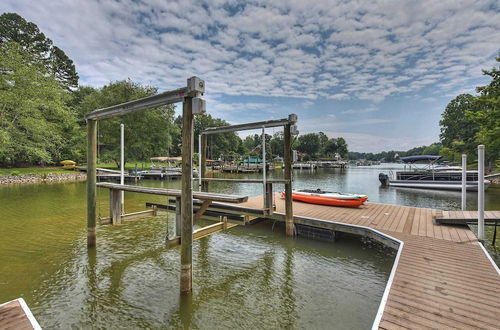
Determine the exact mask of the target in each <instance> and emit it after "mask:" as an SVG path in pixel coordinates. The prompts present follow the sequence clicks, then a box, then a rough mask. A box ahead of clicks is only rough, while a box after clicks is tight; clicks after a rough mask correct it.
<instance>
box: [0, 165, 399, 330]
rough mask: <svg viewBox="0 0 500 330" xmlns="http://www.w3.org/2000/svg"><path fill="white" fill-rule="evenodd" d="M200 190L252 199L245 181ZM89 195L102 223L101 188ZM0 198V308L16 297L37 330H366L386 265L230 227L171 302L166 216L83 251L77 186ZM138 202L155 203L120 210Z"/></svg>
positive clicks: (175, 283)
mask: <svg viewBox="0 0 500 330" xmlns="http://www.w3.org/2000/svg"><path fill="white" fill-rule="evenodd" d="M296 174H297V176H296V177H297V184H298V183H299V182H300V180H302V179H301V178H302V177H303V176H302V173H299V172H296ZM275 175H276V174H275ZM319 175H321V176H323V177H325V178H326V177H337V176H339V175H337V173H336V172H328V173H327V172H325V173H321V174H319ZM341 175H343V174H341ZM305 178H306V179H307V176H305ZM309 178H311V177H309ZM307 180H309V179H307ZM140 184H142V185H150V186H163V187H173V188H175V187H178V186H179V181H146V180H144V181H142V182H141V183H140ZM212 189H213V191H220V192H230V193H241V194H249V195H257V194H260V193H261V188H260V186H259V185H248V184H246V185H244V184H236V185H235V184H214V185H213V187H212ZM98 197H99V203H98V204H99V207H100V209H101V215H102V216H106V215H107V213H108V212H107V209H108V206H107V201H108V196H107V191H106V190H102V191H100V192H99V193H98ZM0 201H1V206H2V207H1V208H0V233H1V237H2V239H1V240H0V301H7V300H11V299H15V298H17V297H23V298H24V299H25V300H26V301H27V303H28V305H29V306H30V308H31V309H32V311H33V313H34V315H35V317H36V318H37V320H38V321H39V322H40V324H41V326H42V327H43V328H47V329H71V328H74V329H79V328H95V329H104V328H115V329H139V328H150V329H160V328H210V329H212V328H245V329H249V328H259V329H260V328H325V329H327V328H328V329H330V328H332V327H338V328H351V329H360V328H369V327H370V325H371V323H372V322H373V319H374V317H375V314H376V312H377V308H378V305H379V303H380V299H381V297H382V294H383V291H384V288H385V285H386V282H387V279H388V276H389V273H390V270H391V266H392V262H393V260H394V256H395V254H394V251H393V250H391V249H387V248H384V247H381V246H378V245H372V244H370V243H369V242H363V241H361V240H359V239H356V238H348V237H347V238H342V239H340V240H338V241H337V242H335V243H331V242H318V241H312V240H306V239H301V238H297V239H293V240H292V239H285V237H284V228H283V227H281V226H276V227H275V230H274V232H273V231H272V228H271V225H272V224H271V223H265V222H263V223H260V224H257V225H252V226H245V227H235V228H232V229H230V230H228V231H225V232H222V233H217V234H214V235H211V236H210V237H207V238H204V239H201V240H199V241H195V242H194V245H193V268H194V274H193V287H194V289H193V294H192V296H191V297H190V298H186V299H180V298H179V294H178V292H179V268H180V267H179V266H180V265H179V264H180V256H179V249H177V248H174V249H167V248H165V247H164V242H165V237H166V236H167V235H168V234H169V233H172V231H173V222H174V220H173V215H171V214H169V215H167V214H163V215H160V216H158V217H155V218H149V219H142V220H138V221H136V222H131V223H127V224H125V225H122V226H114V227H113V226H99V227H98V229H97V244H98V246H97V248H96V249H91V250H87V248H86V216H85V210H86V206H85V201H86V199H85V184H84V183H60V184H34V185H18V186H1V187H0ZM145 202H163V203H164V202H165V198H164V197H159V196H149V195H140V194H129V193H127V194H126V197H125V203H126V211H127V212H133V211H138V210H142V209H144V203H145Z"/></svg>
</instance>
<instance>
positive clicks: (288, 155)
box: [283, 124, 295, 237]
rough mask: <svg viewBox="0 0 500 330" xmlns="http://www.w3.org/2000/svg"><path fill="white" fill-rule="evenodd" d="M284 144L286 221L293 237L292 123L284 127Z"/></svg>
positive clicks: (290, 235)
mask: <svg viewBox="0 0 500 330" xmlns="http://www.w3.org/2000/svg"><path fill="white" fill-rule="evenodd" d="M284 145H285V150H284V154H283V156H284V157H283V160H284V163H285V173H284V174H285V180H287V182H286V183H285V221H286V236H288V237H292V236H294V235H295V226H294V224H293V209H292V207H293V206H292V205H293V204H292V134H291V124H287V125H285V127H284Z"/></svg>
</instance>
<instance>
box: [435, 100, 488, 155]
mask: <svg viewBox="0 0 500 330" xmlns="http://www.w3.org/2000/svg"><path fill="white" fill-rule="evenodd" d="M478 105H479V104H478V102H477V100H476V98H475V97H474V96H472V95H470V94H460V95H458V96H457V97H456V98H454V99H453V100H452V101H451V102H450V103H448V105H447V106H446V109H445V110H444V112H443V114H442V119H441V121H440V122H439V125H440V126H441V134H440V136H439V137H440V139H441V143H442V144H443V146H444V147H446V148H451V149H454V146H462V148H460V149H461V150H458V149H454V150H455V151H457V152H468V153H469V154H474V150H475V148H476V145H477V143H476V141H475V137H476V134H477V133H478V132H479V125H478V124H477V123H476V122H474V121H473V120H471V118H470V116H466V113H475V112H477V111H478V108H479V107H478Z"/></svg>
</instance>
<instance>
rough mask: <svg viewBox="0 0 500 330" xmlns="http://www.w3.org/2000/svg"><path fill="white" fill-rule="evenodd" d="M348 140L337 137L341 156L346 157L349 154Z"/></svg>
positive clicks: (338, 151)
mask: <svg viewBox="0 0 500 330" xmlns="http://www.w3.org/2000/svg"><path fill="white" fill-rule="evenodd" d="M347 151H348V150H347V142H346V141H345V139H344V138H343V137H338V138H337V153H338V154H339V155H340V157H342V158H345V157H346V156H347Z"/></svg>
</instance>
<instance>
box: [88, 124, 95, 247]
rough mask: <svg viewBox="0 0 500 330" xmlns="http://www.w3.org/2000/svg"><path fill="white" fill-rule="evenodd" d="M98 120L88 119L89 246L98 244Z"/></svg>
mask: <svg viewBox="0 0 500 330" xmlns="http://www.w3.org/2000/svg"><path fill="white" fill-rule="evenodd" d="M96 167H97V120H92V119H87V247H89V248H91V247H95V245H96V231H95V224H96V189H97V188H96V179H97V174H96Z"/></svg>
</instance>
